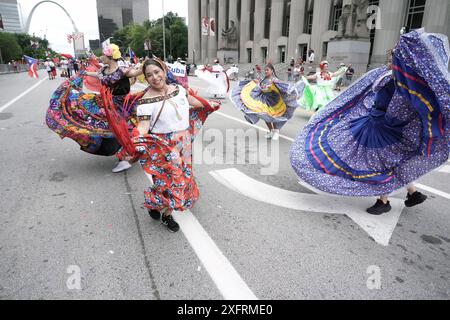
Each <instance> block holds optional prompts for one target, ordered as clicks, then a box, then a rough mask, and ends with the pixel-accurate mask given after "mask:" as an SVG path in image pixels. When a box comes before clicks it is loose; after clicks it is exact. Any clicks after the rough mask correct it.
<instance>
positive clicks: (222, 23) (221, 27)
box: [217, 0, 228, 50]
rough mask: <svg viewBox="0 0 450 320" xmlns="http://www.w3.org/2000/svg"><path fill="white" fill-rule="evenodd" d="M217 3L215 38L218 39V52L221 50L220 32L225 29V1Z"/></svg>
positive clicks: (221, 0)
mask: <svg viewBox="0 0 450 320" xmlns="http://www.w3.org/2000/svg"><path fill="white" fill-rule="evenodd" d="M218 1H219V17H218V21H217V33H218V35H217V37H218V48H219V50H220V49H222V48H223V43H222V30H224V29H226V27H227V18H228V17H227V0H218Z"/></svg>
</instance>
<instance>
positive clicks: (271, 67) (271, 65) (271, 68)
mask: <svg viewBox="0 0 450 320" xmlns="http://www.w3.org/2000/svg"><path fill="white" fill-rule="evenodd" d="M266 68H269V69H270V70H272V73H273V75H274V76H275V77H277V78H278V76H277V73H276V72H275V67H274V66H273V64H271V63H270V62H269V63H268V64H266Z"/></svg>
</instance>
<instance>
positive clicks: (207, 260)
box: [144, 171, 258, 300]
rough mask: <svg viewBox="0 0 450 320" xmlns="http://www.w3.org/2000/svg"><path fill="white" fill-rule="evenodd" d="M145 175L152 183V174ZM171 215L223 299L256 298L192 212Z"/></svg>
mask: <svg viewBox="0 0 450 320" xmlns="http://www.w3.org/2000/svg"><path fill="white" fill-rule="evenodd" d="M144 172H145V171H144ZM145 176H146V177H147V179H148V180H149V182H150V184H151V185H153V178H152V176H151V175H149V174H147V172H145ZM173 216H174V217H175V220H176V221H177V222H178V224H179V225H180V229H181V231H182V232H183V234H184V236H185V237H186V239H187V240H188V241H189V243H190V245H191V247H192V248H193V249H194V251H195V253H196V255H197V257H198V258H199V259H200V261H201V262H202V264H203V266H204V267H205V269H206V271H208V274H209V276H210V277H211V279H212V280H213V281H214V283H215V284H216V286H217V289H219V291H220V293H221V294H222V296H223V297H224V299H225V300H258V298H257V297H256V296H255V295H254V293H253V292H252V291H251V290H250V288H249V287H248V286H247V284H246V283H245V282H244V280H242V278H241V276H240V275H239V273H238V272H237V271H236V270H235V269H234V267H233V266H232V265H231V263H230V262H229V261H228V259H227V258H226V257H225V256H224V255H223V253H222V252H221V251H220V249H219V247H217V245H216V244H215V242H214V241H213V240H212V239H211V237H210V236H209V235H208V233H207V232H206V231H205V229H203V227H202V225H201V224H200V222H198V220H197V219H196V218H195V216H194V215H193V214H192V212H190V211H189V210H186V211H184V212H177V211H174V212H173Z"/></svg>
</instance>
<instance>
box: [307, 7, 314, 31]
mask: <svg viewBox="0 0 450 320" xmlns="http://www.w3.org/2000/svg"><path fill="white" fill-rule="evenodd" d="M312 24H313V12H312V11H311V12H308V13H307V14H306V23H305V33H306V34H311V33H312Z"/></svg>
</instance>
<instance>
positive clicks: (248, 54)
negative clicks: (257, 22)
mask: <svg viewBox="0 0 450 320" xmlns="http://www.w3.org/2000/svg"><path fill="white" fill-rule="evenodd" d="M247 63H252V49H251V48H247Z"/></svg>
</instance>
